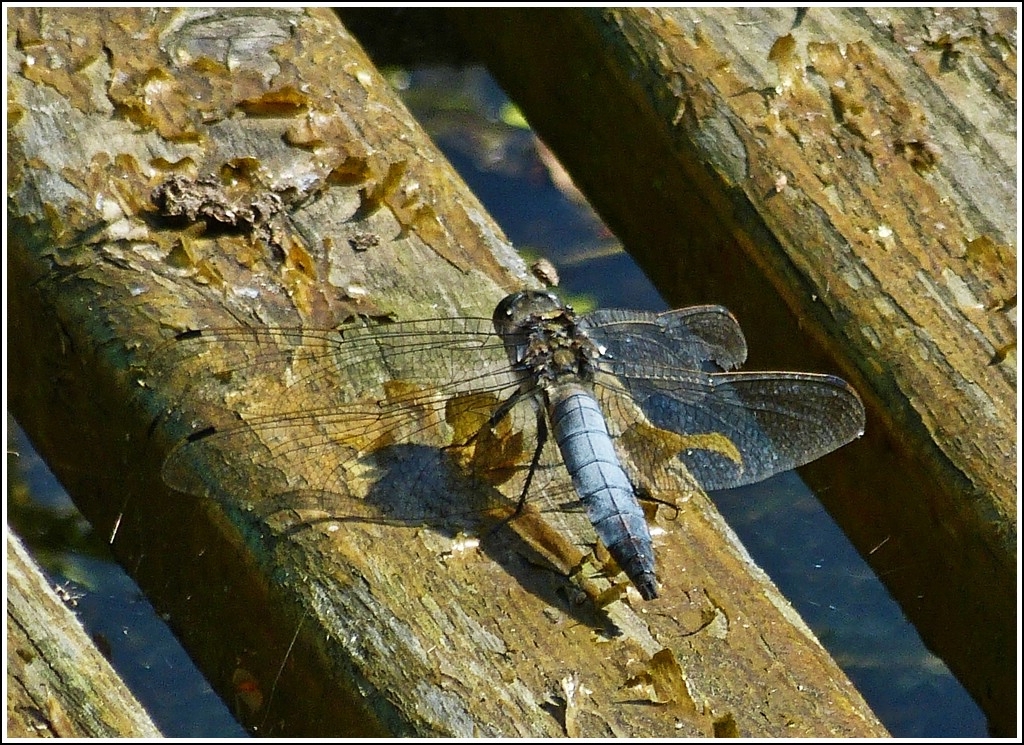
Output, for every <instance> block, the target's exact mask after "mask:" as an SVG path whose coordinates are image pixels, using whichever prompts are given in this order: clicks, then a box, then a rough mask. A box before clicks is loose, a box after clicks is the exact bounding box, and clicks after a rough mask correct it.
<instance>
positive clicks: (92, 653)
mask: <svg viewBox="0 0 1024 745" xmlns="http://www.w3.org/2000/svg"><path fill="white" fill-rule="evenodd" d="M6 540H7V731H6V736H7V737H9V738H10V737H160V731H159V730H158V729H157V728H156V725H154V724H153V722H152V720H150V718H149V715H148V714H147V713H146V711H145V710H144V709H143V708H142V706H141V705H140V704H139V702H138V701H136V700H135V697H134V696H132V694H131V692H130V691H129V690H128V688H127V687H126V686H125V684H124V683H123V682H122V681H121V678H120V677H118V675H117V673H116V672H114V670H113V668H111V667H110V663H109V662H107V659H106V658H105V657H104V656H103V655H102V654H101V653H100V652H99V650H97V649H96V646H95V645H94V644H93V643H92V641H91V640H90V639H89V637H88V635H87V634H86V633H85V630H84V629H83V628H82V626H81V624H79V623H78V620H77V619H76V618H75V616H74V614H73V613H72V612H71V611H69V610H68V609H67V607H65V606H64V604H63V603H62V602H61V601H60V599H59V598H58V597H57V596H56V594H55V593H54V592H53V590H52V589H50V586H49V584H48V583H47V582H46V578H45V577H43V575H42V572H40V571H39V568H38V567H37V566H36V565H35V564H34V563H33V561H32V559H31V557H30V556H29V555H28V553H27V552H26V551H25V548H24V546H22V545H21V542H20V541H19V540H18V539H17V538H16V537H15V536H13V535H11V534H10V533H7V534H6Z"/></svg>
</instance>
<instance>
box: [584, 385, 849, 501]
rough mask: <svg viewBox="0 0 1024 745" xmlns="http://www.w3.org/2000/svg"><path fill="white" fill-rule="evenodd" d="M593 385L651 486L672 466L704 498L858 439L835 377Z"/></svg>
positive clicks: (843, 392)
mask: <svg viewBox="0 0 1024 745" xmlns="http://www.w3.org/2000/svg"><path fill="white" fill-rule="evenodd" d="M596 382H598V383H599V384H600V383H603V385H599V386H598V389H599V391H600V397H601V399H602V403H603V404H604V406H605V410H606V412H608V414H609V418H610V419H612V420H613V421H614V420H618V421H617V422H616V424H615V429H616V432H617V433H618V440H619V445H620V447H624V448H626V449H627V450H628V451H629V453H630V458H631V459H632V460H633V461H635V466H636V467H637V468H639V469H641V470H642V471H643V472H644V473H645V474H647V476H648V478H649V479H650V480H652V481H655V482H657V480H658V479H659V478H663V477H660V476H659V475H658V474H659V471H661V470H664V469H665V468H666V467H670V466H672V465H673V464H674V463H675V462H676V461H677V460H678V461H679V462H681V463H682V464H683V465H685V466H686V469H687V471H688V472H689V473H690V474H691V475H692V477H693V478H694V479H696V481H697V482H698V483H699V484H700V485H701V486H702V487H703V488H704V489H707V490H716V489H730V488H733V487H736V486H741V485H743V484H751V483H755V482H757V481H761V480H763V479H766V478H768V477H769V476H772V475H774V474H776V473H780V472H782V471H787V470H790V469H792V468H795V467H797V466H800V465H803V464H805V463H809V462H810V461H812V460H815V459H816V458H819V457H821V456H822V455H825V454H827V453H830V452H831V451H833V450H835V449H836V448H838V447H841V446H842V445H845V444H846V443H848V442H849V441H851V440H853V439H854V438H856V437H858V436H859V435H861V434H862V433H863V431H864V406H863V404H862V403H861V401H860V399H859V398H858V396H857V394H856V392H855V391H854V390H853V388H851V387H850V386H849V385H848V384H847V383H846V382H845V381H843V380H841V379H840V378H837V377H834V376H831V375H814V374H810V373H783V372H746V373H742V372H736V373H714V374H712V373H703V372H700V371H696V370H695V371H690V372H688V373H685V374H675V375H669V376H662V377H655V376H651V377H630V376H622V377H617V378H614V379H611V378H607V377H605V376H601V379H599V380H598V381H596Z"/></svg>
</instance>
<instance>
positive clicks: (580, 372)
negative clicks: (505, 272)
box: [493, 291, 599, 383]
mask: <svg viewBox="0 0 1024 745" xmlns="http://www.w3.org/2000/svg"><path fill="white" fill-rule="evenodd" d="M493 320H494V328H495V331H496V332H497V333H498V335H499V336H500V337H501V338H502V341H503V342H504V344H505V350H506V352H508V356H509V361H510V362H511V363H512V366H513V367H515V368H516V369H517V370H520V371H522V372H525V373H528V374H529V375H530V377H532V378H533V379H534V381H536V382H538V383H540V382H554V381H558V380H561V379H563V378H566V377H569V376H572V377H573V378H575V379H578V380H590V379H591V378H592V377H593V360H594V359H595V358H597V356H598V354H599V352H598V349H597V345H595V344H594V342H593V341H591V339H590V337H589V336H587V334H586V332H584V331H583V330H582V329H581V328H580V327H579V324H578V321H579V317H578V316H577V315H576V313H575V311H573V309H572V308H571V307H569V306H567V305H565V304H564V303H562V301H561V300H559V299H558V297H557V296H556V295H554V294H552V293H550V292H537V291H523V292H517V293H515V294H513V295H509V296H508V297H506V298H505V299H504V300H502V301H501V303H499V305H498V307H497V308H496V309H495V311H494V318H493Z"/></svg>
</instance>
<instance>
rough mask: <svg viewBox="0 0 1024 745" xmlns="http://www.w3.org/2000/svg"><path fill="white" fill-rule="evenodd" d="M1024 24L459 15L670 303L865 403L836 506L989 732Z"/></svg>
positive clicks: (1006, 474)
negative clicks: (722, 309) (855, 463)
mask: <svg viewBox="0 0 1024 745" xmlns="http://www.w3.org/2000/svg"><path fill="white" fill-rule="evenodd" d="M1018 12H1019V11H1018V10H1017V9H1014V8H996V9H973V8H970V9H968V8H961V9H924V8H911V9H896V10H894V9H868V8H866V9H854V8H848V9H827V8H812V9H810V10H809V11H807V12H806V13H805V12H804V11H802V10H801V11H799V12H798V11H797V9H793V8H774V9H765V8H756V9H746V8H736V9H707V8H691V9H682V8H679V9H676V8H673V9H657V10H648V9H638V8H631V9H626V10H609V11H599V10H568V9H563V10H552V11H537V10H508V11H500V12H499V11H492V10H487V11H468V12H465V13H463V12H461V11H459V12H454V13H453V14H452V16H451V17H452V18H453V21H454V22H455V23H456V24H457V25H459V26H460V27H461V28H462V29H463V30H464V38H465V39H466V40H467V42H468V43H470V44H472V45H475V49H476V51H477V52H478V53H479V55H480V56H481V58H482V59H484V60H485V61H486V63H487V64H488V66H489V67H490V68H491V69H492V71H493V72H494V73H495V74H496V76H497V77H498V79H499V82H501V84H502V86H503V87H504V88H505V89H506V90H507V91H508V92H509V94H510V95H511V96H512V97H513V98H514V100H515V101H516V102H517V104H518V105H519V106H520V107H521V108H522V110H523V112H524V113H525V115H526V117H527V119H528V120H529V121H530V123H531V125H533V126H534V127H535V128H536V130H537V131H538V132H539V134H540V135H541V136H542V137H543V138H544V140H545V142H546V143H547V144H549V145H550V146H551V147H552V149H553V150H554V151H555V152H556V153H557V154H558V157H559V159H560V160H561V161H562V162H563V163H564V164H565V165H566V166H567V168H568V170H569V171H570V172H571V173H572V175H573V178H574V180H575V181H576V183H577V185H579V186H580V187H581V188H582V190H583V191H584V192H585V193H586V194H587V196H588V198H589V199H590V200H591V202H592V203H593V204H594V205H595V206H596V207H597V208H598V210H599V211H600V212H601V214H602V216H603V217H604V218H605V220H606V221H607V222H608V223H609V225H611V226H612V227H613V229H614V230H615V231H616V233H617V234H618V235H619V236H620V237H621V238H622V239H623V241H624V243H625V245H626V246H627V248H628V249H629V250H630V252H631V253H632V254H633V255H634V256H636V257H637V258H638V260H639V261H640V262H641V264H642V265H643V266H644V267H645V268H646V270H647V272H648V274H649V275H650V276H651V277H652V279H654V281H655V282H656V284H658V285H659V287H660V288H661V289H662V291H663V292H664V293H665V294H666V295H667V296H668V297H670V298H685V299H686V302H694V301H706V302H720V303H723V304H724V305H726V306H728V307H729V308H730V309H731V310H733V311H734V312H735V313H736V314H737V317H738V318H739V320H740V323H741V324H742V325H743V327H744V329H745V331H746V332H747V336H748V338H749V339H751V340H752V343H751V347H752V353H751V362H750V364H749V365H748V367H750V366H754V365H760V366H763V367H768V366H774V365H784V366H785V367H801V368H803V369H836V368H838V369H839V370H841V371H842V372H843V374H844V376H845V377H847V378H848V379H850V380H851V381H852V382H853V383H854V385H855V387H856V388H857V389H858V391H861V392H862V393H863V395H864V396H865V399H866V403H867V405H868V409H869V415H868V435H867V437H866V438H864V441H863V442H859V443H857V444H856V446H855V447H856V448H859V449H861V452H862V459H863V460H864V462H868V463H870V464H871V465H870V467H868V468H866V469H864V472H863V473H857V474H849V475H844V474H835V473H831V474H829V476H828V478H827V480H826V481H827V483H828V487H829V489H828V491H827V492H825V493H824V498H825V500H826V502H827V506H828V508H829V510H830V512H832V514H833V515H835V516H836V518H837V520H839V522H840V524H842V525H843V527H844V529H845V530H846V532H847V533H848V534H849V535H850V536H851V538H852V539H853V540H854V542H855V543H856V544H857V545H858V546H859V548H860V550H861V552H862V553H863V554H864V555H865V556H866V558H868V560H869V561H870V562H871V563H872V565H873V566H874V568H875V569H876V571H877V572H878V574H879V576H880V577H882V578H883V580H884V581H885V582H886V584H887V585H888V586H889V588H890V589H891V591H892V593H893V594H894V596H895V597H897V598H898V599H899V601H900V602H901V604H902V605H903V607H904V609H905V610H906V612H907V614H908V615H909V616H910V618H911V619H912V620H913V621H914V622H915V624H916V625H917V627H918V628H919V629H920V631H921V633H922V635H923V636H924V638H925V639H926V641H927V643H928V644H929V646H930V647H931V648H933V649H935V650H936V651H937V652H938V653H939V654H941V655H942V656H943V658H944V659H945V660H946V661H947V662H948V663H949V665H950V667H951V668H952V669H953V670H954V672H955V673H956V674H957V675H958V677H959V678H960V679H961V681H963V683H964V684H965V686H966V687H967V688H968V689H969V690H970V691H971V692H972V694H973V695H974V697H975V698H976V699H977V700H978V702H979V703H980V704H981V706H982V707H983V709H984V710H985V712H986V713H987V715H988V716H989V719H990V723H991V725H992V727H993V728H994V730H995V731H997V732H1002V733H1004V734H1005V733H1012V732H1013V731H1014V730H1015V722H1016V717H1015V712H1016V702H1017V676H1016V666H1015V664H1014V661H1015V659H1016V655H1015V654H1013V649H1014V640H1015V638H1016V618H1017V613H1016V608H1015V601H1014V599H1015V597H1016V593H1015V587H1016V577H1017V529H1016V509H1017V503H1016V489H1017V481H1016V473H1017V471H1016V442H1017V439H1016V421H1017V420H1016V411H1015V400H1016V383H1017V375H1016V360H1017V355H1016V336H1017V324H1016V279H1017V277H1016V243H1015V241H1016V234H1017V219H1018V218H1017V215H1018V210H1017V193H1016V188H1015V187H1016V183H1017V174H1016V171H1015V168H1014V163H1016V161H1017V159H1016V144H1017V140H1016V136H1015V133H1016V111H1017V101H1016V60H1017V49H1016V34H1015V29H1016V21H1017V13H1018ZM766 279H767V282H768V283H769V284H770V286H771V288H772V290H771V291H769V292H765V291H764V290H765V284H766V283H765V280H766ZM766 295H771V296H772V297H766ZM758 340H762V341H761V346H760V348H759V347H758ZM766 347H767V348H766ZM810 473H811V475H812V477H813V469H812V470H811V471H810Z"/></svg>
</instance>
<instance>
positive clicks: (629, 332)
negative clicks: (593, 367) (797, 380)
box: [580, 305, 747, 374]
mask: <svg viewBox="0 0 1024 745" xmlns="http://www.w3.org/2000/svg"><path fill="white" fill-rule="evenodd" d="M580 328H581V329H582V330H583V331H585V332H586V333H587V335H588V336H589V337H590V338H591V339H592V340H593V341H594V342H595V343H596V344H597V345H598V346H599V347H600V348H601V350H602V355H601V358H600V359H599V361H598V365H599V366H600V367H602V368H604V369H607V370H609V371H611V372H616V373H617V372H623V373H627V374H628V373H629V372H630V371H631V370H635V367H636V365H637V362H638V361H641V360H642V361H643V363H644V364H650V363H652V362H653V363H656V364H658V365H660V366H662V367H665V368H674V369H682V370H700V369H702V368H704V367H706V365H707V363H712V364H713V365H716V366H717V369H720V370H731V369H733V368H735V367H738V366H739V365H741V364H743V362H744V360H746V358H747V342H746V340H745V339H744V338H743V332H742V331H741V330H740V326H739V323H737V321H736V318H735V317H734V316H733V315H732V313H730V312H729V311H728V310H726V309H725V308H723V307H721V306H719V305H700V306H694V307H690V308H682V309H679V310H671V311H667V312H665V313H648V312H644V311H637V310H619V309H610V310H597V311H594V312H593V313H589V314H587V315H586V316H584V317H583V318H582V319H581V320H580Z"/></svg>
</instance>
